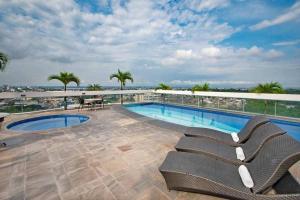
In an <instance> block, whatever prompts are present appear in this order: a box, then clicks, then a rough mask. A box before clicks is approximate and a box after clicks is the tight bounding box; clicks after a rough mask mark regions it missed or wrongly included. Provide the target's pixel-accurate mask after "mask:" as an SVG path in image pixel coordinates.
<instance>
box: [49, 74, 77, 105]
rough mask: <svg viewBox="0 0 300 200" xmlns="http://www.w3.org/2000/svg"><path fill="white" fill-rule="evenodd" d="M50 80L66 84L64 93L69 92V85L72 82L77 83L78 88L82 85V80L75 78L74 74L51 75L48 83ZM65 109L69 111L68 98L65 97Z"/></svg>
mask: <svg viewBox="0 0 300 200" xmlns="http://www.w3.org/2000/svg"><path fill="white" fill-rule="evenodd" d="M50 80H59V81H60V82H62V83H63V84H64V91H67V85H68V84H69V83H71V82H75V83H76V84H77V86H79V84H80V79H79V78H78V77H77V76H75V75H74V74H73V73H68V72H60V73H59V74H55V75H51V76H49V77H48V81H50ZM64 104H65V105H64V107H65V110H67V97H64Z"/></svg>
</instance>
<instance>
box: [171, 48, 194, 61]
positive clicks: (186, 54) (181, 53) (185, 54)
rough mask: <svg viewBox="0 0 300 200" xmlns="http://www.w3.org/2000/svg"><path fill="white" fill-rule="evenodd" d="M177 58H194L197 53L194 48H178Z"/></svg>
mask: <svg viewBox="0 0 300 200" xmlns="http://www.w3.org/2000/svg"><path fill="white" fill-rule="evenodd" d="M175 56H176V58H179V59H180V58H182V59H190V58H193V57H194V56H195V55H194V53H193V50H191V49H190V50H177V51H176V53H175Z"/></svg>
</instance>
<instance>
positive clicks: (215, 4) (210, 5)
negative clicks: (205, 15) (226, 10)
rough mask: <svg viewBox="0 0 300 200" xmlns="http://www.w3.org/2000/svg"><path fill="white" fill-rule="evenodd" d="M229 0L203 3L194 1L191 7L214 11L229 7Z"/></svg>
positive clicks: (204, 0)
mask: <svg viewBox="0 0 300 200" xmlns="http://www.w3.org/2000/svg"><path fill="white" fill-rule="evenodd" d="M229 3H230V1H229V0H208V1H207V0H202V1H192V3H191V5H193V7H194V8H196V9H197V10H200V11H201V10H212V9H216V8H222V7H226V6H228V5H229Z"/></svg>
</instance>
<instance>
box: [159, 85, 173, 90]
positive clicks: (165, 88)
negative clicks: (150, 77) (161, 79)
mask: <svg viewBox="0 0 300 200" xmlns="http://www.w3.org/2000/svg"><path fill="white" fill-rule="evenodd" d="M155 90H172V87H171V86H169V85H166V84H164V83H160V84H158V86H157V87H156V88H155Z"/></svg>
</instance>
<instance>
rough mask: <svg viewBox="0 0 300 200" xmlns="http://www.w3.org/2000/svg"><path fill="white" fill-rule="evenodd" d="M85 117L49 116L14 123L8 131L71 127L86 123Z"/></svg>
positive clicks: (86, 118)
mask: <svg viewBox="0 0 300 200" xmlns="http://www.w3.org/2000/svg"><path fill="white" fill-rule="evenodd" d="M88 119H89V117H87V116H85V115H47V116H41V117H35V118H29V119H25V120H21V121H17V122H13V123H11V124H9V125H8V126H7V129H10V130H14V131H41V130H48V129H53V128H65V127H71V126H75V125H78V124H81V123H83V122H86V121H87V120H88Z"/></svg>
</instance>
